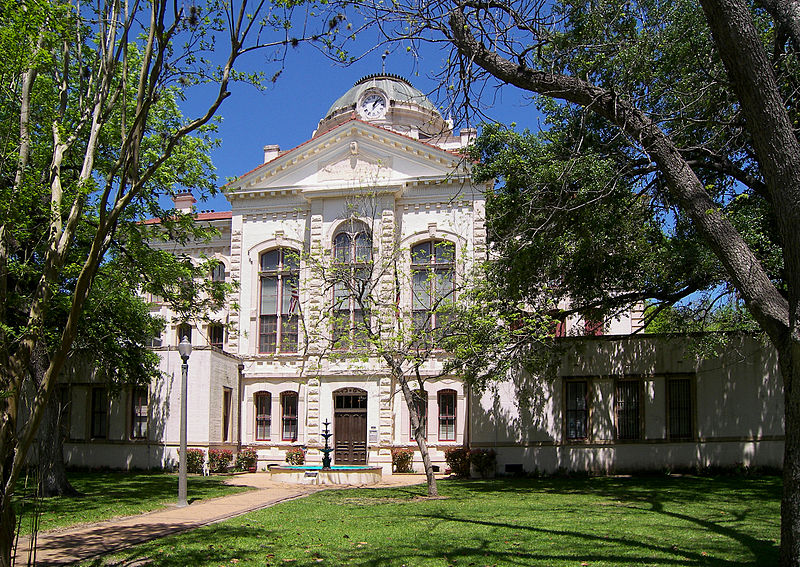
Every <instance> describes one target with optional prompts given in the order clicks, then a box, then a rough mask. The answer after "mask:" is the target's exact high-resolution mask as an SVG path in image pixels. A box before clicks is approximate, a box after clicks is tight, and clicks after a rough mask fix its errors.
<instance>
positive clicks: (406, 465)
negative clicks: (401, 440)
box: [392, 447, 414, 473]
mask: <svg viewBox="0 0 800 567" xmlns="http://www.w3.org/2000/svg"><path fill="white" fill-rule="evenodd" d="M413 462H414V450H413V449H408V448H406V447H394V448H392V470H393V471H394V472H396V473H410V472H414V468H413V466H412V463H413Z"/></svg>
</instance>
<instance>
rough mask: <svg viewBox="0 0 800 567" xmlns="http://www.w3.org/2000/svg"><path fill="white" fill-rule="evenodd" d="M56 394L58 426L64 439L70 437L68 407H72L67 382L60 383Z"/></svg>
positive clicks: (69, 413)
mask: <svg viewBox="0 0 800 567" xmlns="http://www.w3.org/2000/svg"><path fill="white" fill-rule="evenodd" d="M56 395H57V396H58V427H59V431H61V435H62V436H63V438H64V439H69V438H70V431H71V427H70V426H71V422H70V415H71V412H70V409H71V408H72V394H71V393H70V387H69V384H61V385H59V386H58V390H56Z"/></svg>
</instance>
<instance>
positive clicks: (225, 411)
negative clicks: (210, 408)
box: [222, 388, 233, 441]
mask: <svg viewBox="0 0 800 567" xmlns="http://www.w3.org/2000/svg"><path fill="white" fill-rule="evenodd" d="M232 393H233V391H232V390H231V389H230V388H223V389H222V440H223V441H227V440H228V437H229V433H230V426H231V398H232V397H233V396H232Z"/></svg>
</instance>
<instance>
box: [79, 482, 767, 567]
mask: <svg viewBox="0 0 800 567" xmlns="http://www.w3.org/2000/svg"><path fill="white" fill-rule="evenodd" d="M780 486H781V483H780V479H779V478H777V477H761V478H736V477H652V478H594V479H519V480H487V481H443V482H440V484H439V487H440V492H441V494H442V498H441V499H436V500H428V499H426V498H423V495H424V492H425V491H424V487H419V486H417V487H410V488H393V489H351V490H330V491H325V492H320V493H316V494H314V495H312V496H309V497H308V498H302V499H299V500H295V501H291V502H286V503H283V504H280V505H277V506H274V507H272V508H268V509H265V510H261V511H259V512H254V513H251V514H248V515H247V516H242V517H240V518H237V519H234V520H230V521H227V522H223V523H220V524H216V525H213V526H208V527H204V528H200V529H197V530H194V531H192V532H188V533H185V534H182V535H178V536H173V537H169V538H165V539H162V540H157V541H154V542H151V543H149V544H145V545H142V546H139V547H136V548H132V549H130V550H127V551H126V552H123V553H121V554H118V555H117V556H116V557H115V558H113V561H114V562H115V564H118V565H126V564H128V563H136V562H138V561H144V562H145V563H146V564H147V565H150V566H164V567H168V566H184V565H196V566H205V565H209V566H211V565H213V566H219V565H233V564H238V565H242V564H247V565H259V566H276V565H292V566H301V565H302V566H310V565H337V566H338V565H353V566H363V567H366V566H396V567H401V566H408V567H411V566H415V567H416V566H442V567H444V566H461V565H463V566H473V565H474V566H484V565H493V566H501V565H503V566H505V565H517V566H560V565H569V566H581V565H590V566H609V567H610V566H627V565H631V566H633V565H636V566H642V565H645V566H646V565H664V566H682V565H710V566H733V565H737V566H740V565H745V566H747V565H752V566H755V565H764V566H767V565H774V564H776V563H777V550H778V548H777V539H778V536H779V515H780V513H779V511H780ZM109 559H110V558H109ZM103 561H104V560H102V559H98V560H96V561H94V562H92V563H89V565H101V564H106V563H104V562H103Z"/></svg>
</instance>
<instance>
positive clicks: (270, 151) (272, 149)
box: [264, 144, 281, 163]
mask: <svg viewBox="0 0 800 567" xmlns="http://www.w3.org/2000/svg"><path fill="white" fill-rule="evenodd" d="M280 153H281V147H280V146H279V145H278V144H267V145H266V146H264V163H267V162H268V161H272V160H274V159H275V158H276V157H278V155H280Z"/></svg>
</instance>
